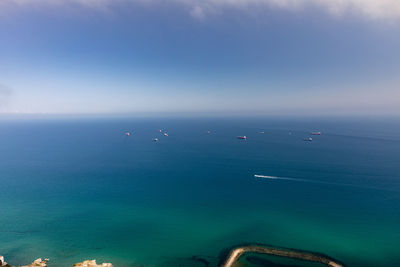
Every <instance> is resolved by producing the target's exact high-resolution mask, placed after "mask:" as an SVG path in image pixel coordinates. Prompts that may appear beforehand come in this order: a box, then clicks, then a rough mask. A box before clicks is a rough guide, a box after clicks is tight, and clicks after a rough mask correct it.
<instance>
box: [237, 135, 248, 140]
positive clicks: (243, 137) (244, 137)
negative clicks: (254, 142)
mask: <svg viewBox="0 0 400 267" xmlns="http://www.w3.org/2000/svg"><path fill="white" fill-rule="evenodd" d="M237 139H243V140H246V139H247V136H245V135H243V136H238V137H237Z"/></svg>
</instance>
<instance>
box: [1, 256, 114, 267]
mask: <svg viewBox="0 0 400 267" xmlns="http://www.w3.org/2000/svg"><path fill="white" fill-rule="evenodd" d="M48 261H49V259H44V260H42V259H41V258H39V259H36V260H34V261H33V262H32V263H31V264H29V265H23V266H20V267H47V262H48ZM0 266H1V267H17V266H13V265H10V264H8V263H7V262H6V261H5V260H4V257H3V256H0ZM72 267H113V265H112V264H111V263H101V264H97V263H96V260H86V261H83V262H79V263H76V264H74V265H72Z"/></svg>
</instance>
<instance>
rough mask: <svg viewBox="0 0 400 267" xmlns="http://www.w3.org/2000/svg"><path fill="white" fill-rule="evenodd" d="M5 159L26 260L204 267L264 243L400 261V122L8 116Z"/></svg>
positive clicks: (15, 258)
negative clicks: (244, 246)
mask: <svg viewBox="0 0 400 267" xmlns="http://www.w3.org/2000/svg"><path fill="white" fill-rule="evenodd" d="M157 129H163V130H165V131H166V132H168V134H169V136H168V137H164V136H162V135H161V134H160V133H158V132H157ZM127 130H130V131H131V130H133V132H134V134H133V135H132V136H130V137H126V136H125V135H124V132H125V131H127ZM207 130H210V131H211V134H207V133H206V131H207ZM261 130H263V131H265V134H259V133H258V132H259V131H261ZM310 131H322V133H323V134H322V135H321V136H313V139H314V141H313V142H304V141H303V138H304V137H308V136H309V132H310ZM238 135H247V137H248V140H238V139H236V136H238ZM155 137H158V138H159V142H153V141H152V139H153V138H155ZM0 151H1V152H0V240H1V243H0V254H3V255H4V256H5V257H6V260H7V261H8V262H10V263H12V264H15V265H17V264H26V263H28V262H31V261H32V260H33V259H35V258H38V257H48V258H50V262H49V266H70V265H72V264H73V263H75V262H78V261H82V260H85V259H97V261H98V262H112V263H114V265H115V266H117V267H118V266H140V265H145V266H178V265H181V266H195V265H194V263H193V262H191V261H190V258H191V257H192V256H195V255H201V256H203V257H206V258H207V259H209V260H210V261H211V262H212V263H213V264H215V263H217V262H218V255H219V253H220V252H221V251H222V250H223V249H224V248H227V247H230V246H234V245H237V244H241V243H248V242H258V243H265V244H269V245H274V246H282V247H288V248H296V249H302V250H310V251H315V252H320V253H324V254H327V255H329V256H331V257H334V258H337V259H338V260H340V261H342V262H344V263H346V264H347V265H348V266H400V247H399V244H400V226H399V225H400V120H399V119H398V118H397V119H396V118H381V119H377V118H375V119H365V118H363V119H361V118H359V119H344V118H341V119H340V118H336V119H335V118H326V119H304V118H302V119H300V118H292V119H290V118H238V119H233V118H229V119H228V118H226V119H222V118H221V119H215V118H214V119H209V118H207V119H206V118H203V119H201V118H193V119H189V118H185V119H183V118H180V119H178V118H169V119H168V118H162V119H155V118H132V119H128V118H124V119H117V118H104V119H100V118H92V119H72V118H71V119H67V118H63V119H55V118H52V119H50V118H47V119H4V118H3V119H1V120H0ZM254 174H262V175H270V176H277V177H290V178H295V179H304V180H310V181H318V182H324V183H313V182H306V181H302V182H299V181H291V180H265V179H257V178H254ZM330 183H335V184H330ZM199 266H201V265H199Z"/></svg>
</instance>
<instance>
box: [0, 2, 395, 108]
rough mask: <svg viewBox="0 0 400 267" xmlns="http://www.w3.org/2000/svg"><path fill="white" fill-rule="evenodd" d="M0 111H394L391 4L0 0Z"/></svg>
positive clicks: (393, 17) (393, 5)
mask: <svg viewBox="0 0 400 267" xmlns="http://www.w3.org/2000/svg"><path fill="white" fill-rule="evenodd" d="M0 112H1V113H101V114H103V113H117V114H118V113H143V112H144V113H146V112H155V113H158V112H184V113H188V112H189V113H192V112H194V113H204V112H206V113H210V112H211V113H213V112H215V113H240V112H243V113H257V114H400V2H399V1H397V0H331V1H324V0H202V1H200V0H163V1H162V0H114V1H112V0H86V1H83V0H36V1H29V0H3V1H2V2H1V3H0Z"/></svg>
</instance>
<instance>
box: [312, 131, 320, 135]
mask: <svg viewBox="0 0 400 267" xmlns="http://www.w3.org/2000/svg"><path fill="white" fill-rule="evenodd" d="M321 134H322V133H321V132H311V135H321Z"/></svg>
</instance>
